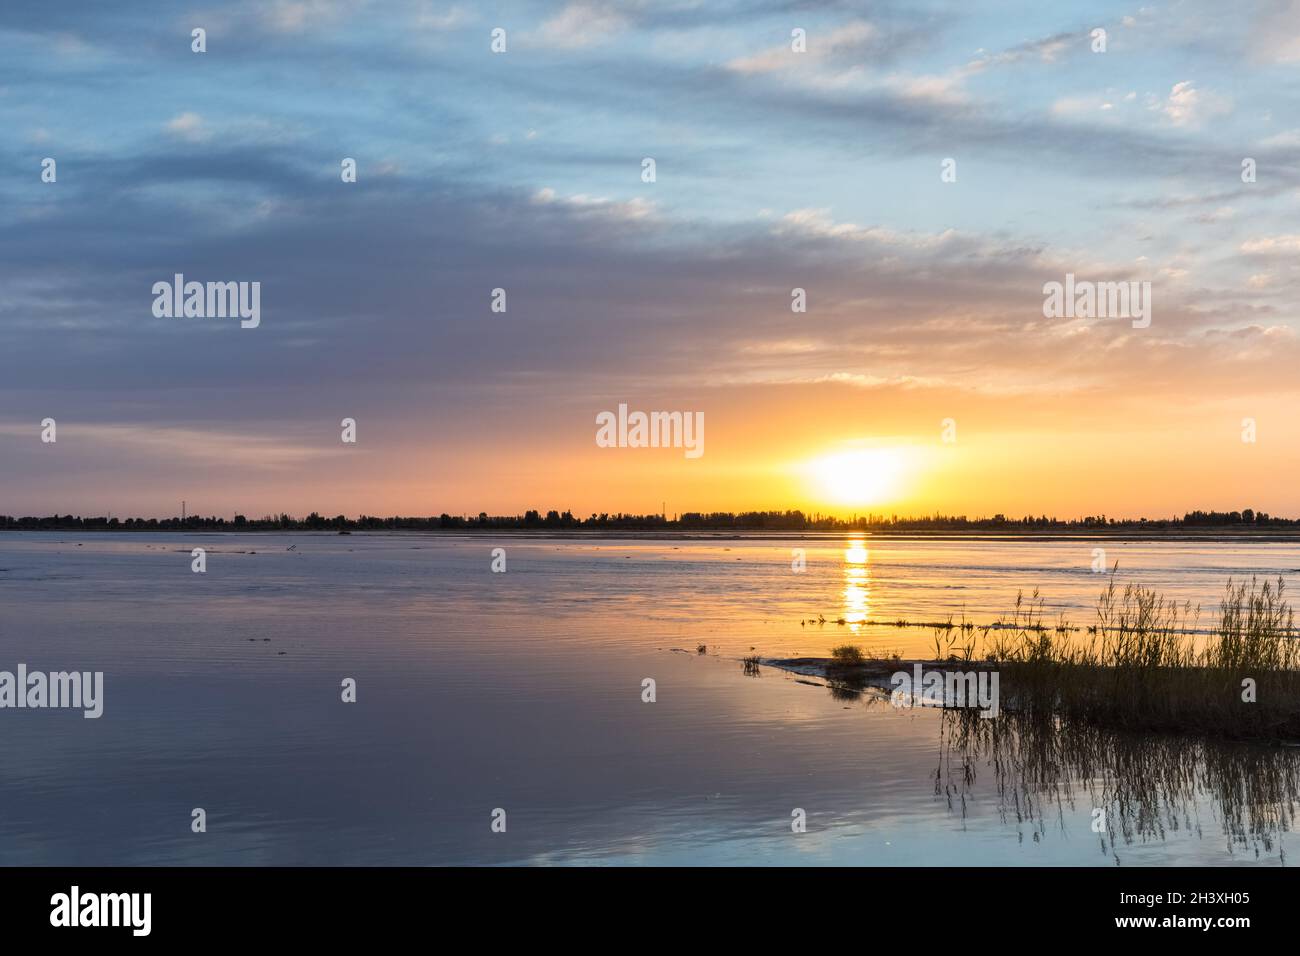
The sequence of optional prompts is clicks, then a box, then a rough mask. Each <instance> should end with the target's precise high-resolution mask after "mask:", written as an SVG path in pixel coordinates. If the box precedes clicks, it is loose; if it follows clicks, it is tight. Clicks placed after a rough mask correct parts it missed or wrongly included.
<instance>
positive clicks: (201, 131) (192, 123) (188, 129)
mask: <svg viewBox="0 0 1300 956" xmlns="http://www.w3.org/2000/svg"><path fill="white" fill-rule="evenodd" d="M166 128H167V132H168V133H170V134H171V135H172V136H175V137H176V138H177V139H183V140H185V141H186V142H190V143H201V142H203V141H204V140H205V139H207V138H208V137H209V136H210V135H211V132H210V131H209V130H208V128H207V126H206V124H205V123H204V122H203V117H202V116H200V115H199V114H198V113H190V112H185V113H178V114H177V115H175V116H173V117H172V118H171V119H169V120H168V121H167V127H166Z"/></svg>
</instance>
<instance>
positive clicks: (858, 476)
mask: <svg viewBox="0 0 1300 956" xmlns="http://www.w3.org/2000/svg"><path fill="white" fill-rule="evenodd" d="M809 470H810V472H811V474H812V477H813V480H814V483H815V490H816V493H817V494H818V495H820V496H823V497H824V498H825V499H826V500H827V501H828V502H830V503H832V504H836V505H876V504H886V503H888V502H889V501H890V500H892V499H893V498H894V497H896V496H897V495H898V493H899V491H900V489H901V487H902V484H903V480H904V478H905V475H906V471H907V466H906V461H905V456H904V453H903V452H901V451H898V450H896V449H889V448H875V449H866V450H861V451H850V452H842V453H840V454H835V455H828V456H827V457H825V458H819V459H817V460H816V461H814V462H812V464H811V465H810V469H809Z"/></svg>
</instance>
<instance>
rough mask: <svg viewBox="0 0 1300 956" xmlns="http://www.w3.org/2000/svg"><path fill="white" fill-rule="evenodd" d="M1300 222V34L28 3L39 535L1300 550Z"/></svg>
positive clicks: (9, 344) (1022, 8)
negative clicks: (815, 527) (522, 536)
mask: <svg viewBox="0 0 1300 956" xmlns="http://www.w3.org/2000/svg"><path fill="white" fill-rule="evenodd" d="M200 27H201V28H202V29H203V30H205V31H206V52H202V53H197V52H194V51H193V50H192V44H193V42H194V41H193V39H192V31H193V30H194V29H195V28H200ZM497 29H500V30H503V31H504V42H505V51H504V52H494V51H493V49H492V44H493V31H494V30H497ZM1097 29H1103V30H1105V49H1104V51H1099V50H1097V49H1095V47H1096V46H1097V45H1098V41H1097V39H1096V38H1095V37H1094V35H1093V32H1094V31H1095V30H1097ZM794 31H802V34H799V36H802V37H803V46H804V48H803V50H802V52H796V50H795V49H794V47H795V46H797V45H798V42H799V41H798V39H797V38H796V34H795V33H794ZM47 158H48V159H53V160H55V181H53V182H47V181H44V180H43V170H44V166H43V160H45V159H47ZM345 158H351V159H354V160H355V162H356V181H355V182H344V181H343V176H342V175H341V164H342V161H343V160H344V159H345ZM647 158H649V159H653V160H654V179H653V181H649V182H648V181H646V177H645V175H644V169H645V164H644V160H646V159H647ZM1245 159H1251V160H1253V161H1254V163H1253V166H1254V169H1255V175H1254V177H1253V179H1254V181H1252V182H1247V181H1244V179H1245V178H1246V177H1245V176H1244V175H1243V160H1245ZM948 160H951V161H952V162H950V163H949V162H946V161H948ZM945 172H947V173H948V174H947V175H945ZM953 173H955V175H952V174H953ZM1297 199H1300V0H1246V2H1241V3H1234V4H1231V5H1227V6H1225V5H1223V4H1220V3H1215V2H1195V3H1192V2H1171V3H1153V4H1148V5H1138V4H1131V3H1110V2H1098V3H1089V4H1086V5H1084V4H1076V5H1073V9H1071V5H1066V4H1044V3H1041V2H1025V3H1006V2H987V3H980V4H970V3H966V2H930V0H907V2H883V3H865V2H862V3H855V2H827V3H817V4H811V3H802V2H783V0H745V2H731V0H714V2H703V0H699V2H694V0H680V2H678V0H665V2H659V3H649V2H644V3H643V2H636V0H629V2H623V3H612V2H604V0H579V2H571V3H563V2H559V3H553V4H541V3H526V4H525V3H520V4H514V3H436V2H427V3H426V2H415V0H388V2H378V0H373V2H367V0H269V2H251V0H250V2H238V0H236V2H231V3H210V4H204V3H200V4H189V3H185V2H179V3H177V2H170V3H134V2H129V0H126V2H121V3H114V4H105V3H102V2H100V0H70V2H65V3H60V4H58V5H51V4H49V3H48V2H44V0H41V2H37V0H5V2H4V3H3V4H0V513H4V514H11V515H24V514H50V513H61V514H66V513H74V514H84V515H92V514H105V513H109V512H111V513H113V514H117V515H121V516H126V515H145V516H166V515H171V514H174V513H178V512H179V510H180V502H181V500H182V499H184V500H186V502H187V507H188V510H189V511H190V512H191V513H202V514H216V515H225V516H232V515H234V514H235V513H243V514H248V515H250V516H260V515H263V514H268V513H278V512H281V511H287V512H290V513H292V514H298V515H301V514H305V513H307V512H308V511H312V510H315V511H319V512H321V513H323V514H330V515H333V514H339V513H342V514H347V515H356V514H361V513H366V514H417V515H425V514H439V513H442V512H448V513H453V514H461V513H470V514H476V513H478V512H479V511H487V512H489V513H492V514H514V513H520V512H522V511H523V510H525V509H528V508H539V509H542V510H546V509H549V508H557V509H560V510H564V509H571V510H572V511H574V512H575V513H576V514H579V515H586V514H589V513H592V512H619V511H622V512H634V513H648V512H658V511H660V510H661V508H662V509H664V510H666V511H667V512H668V513H669V514H670V515H671V514H674V513H678V512H683V511H712V510H749V509H768V508H803V509H805V510H808V511H820V512H833V513H837V514H851V513H864V512H874V513H899V514H921V513H932V512H936V511H938V512H943V513H951V514H967V515H970V516H972V517H973V516H977V515H988V514H993V513H997V512H1002V513H1006V514H1009V515H1016V516H1019V515H1021V514H1026V513H1032V514H1040V513H1047V514H1053V515H1059V516H1061V517H1075V516H1079V515H1091V514H1107V515H1111V516H1115V517H1121V516H1150V517H1166V516H1170V515H1181V514H1182V513H1183V512H1185V511H1188V510H1192V509H1195V508H1202V509H1210V508H1216V509H1220V510H1235V509H1240V508H1244V507H1252V508H1255V509H1256V510H1263V511H1267V512H1270V513H1273V514H1283V515H1289V516H1297V515H1300V483H1297V482H1296V481H1294V476H1295V475H1296V474H1297V468H1296V466H1297V465H1298V464H1300V416H1298V415H1296V414H1295V411H1294V410H1295V408H1296V402H1297V398H1300V394H1298V393H1300V343H1298V342H1297V323H1298V322H1300V309H1298V304H1300V224H1298V222H1300V220H1298V218H1297V211H1300V202H1297ZM177 273H180V274H183V275H184V276H185V278H186V279H187V280H197V281H202V282H208V281H213V282H217V281H220V282H227V281H245V282H253V281H256V282H258V283H260V296H261V299H260V301H261V311H260V323H259V324H258V326H257V327H256V328H241V325H240V323H239V322H238V321H237V320H232V319H229V318H219V317H217V318H214V317H207V318H203V317H192V316H191V317H159V316H157V315H155V314H154V298H155V296H154V294H153V292H152V288H153V286H154V284H155V283H157V282H159V281H170V280H171V279H172V277H173V276H174V275H175V274H177ZM1067 274H1070V275H1074V276H1075V277H1077V278H1078V279H1079V280H1087V281H1094V282H1110V281H1124V282H1138V283H1144V282H1149V283H1150V290H1151V292H1150V302H1151V306H1152V307H1151V321H1150V324H1149V325H1147V326H1146V327H1135V323H1134V322H1131V321H1129V319H1128V318H1126V317H1120V318H1115V317H1110V316H1105V317H1079V316H1050V317H1049V316H1047V315H1045V310H1044V300H1045V295H1044V286H1045V284H1047V283H1051V282H1064V281H1065V278H1066V276H1067ZM494 289H503V290H505V301H506V308H505V311H504V312H499V311H493V308H492V302H493V290H494ZM794 289H802V290H804V294H805V297H806V311H803V312H798V311H794V309H793V308H792V290H794ZM1139 324H1140V323H1139ZM620 404H626V405H627V406H628V407H629V409H631V410H634V411H635V410H642V411H645V412H650V411H680V412H684V413H688V414H692V415H694V414H696V413H701V414H702V415H703V418H704V421H705V430H704V444H703V454H701V455H699V456H698V457H689V456H687V455H686V454H684V453H683V449H681V448H638V447H601V446H600V445H599V444H598V443H597V416H598V415H599V414H600V413H601V412H603V411H616V410H617V409H618V407H619V405H620ZM345 418H351V419H353V420H355V422H356V439H357V440H356V441H355V442H354V443H348V442H344V441H342V428H341V427H340V426H341V422H342V420H343V419H345ZM46 419H54V420H55V422H56V423H57V425H56V436H55V437H56V440H55V441H54V442H49V441H43V440H42V433H43V427H42V422H43V421H44V420H46ZM1248 437H1249V438H1253V440H1247V438H1248Z"/></svg>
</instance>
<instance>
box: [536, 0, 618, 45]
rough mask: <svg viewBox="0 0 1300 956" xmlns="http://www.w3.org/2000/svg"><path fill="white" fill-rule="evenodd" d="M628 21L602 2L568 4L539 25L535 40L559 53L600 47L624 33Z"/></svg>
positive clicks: (614, 7)
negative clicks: (595, 45)
mask: <svg viewBox="0 0 1300 956" xmlns="http://www.w3.org/2000/svg"><path fill="white" fill-rule="evenodd" d="M629 24H630V20H629V18H628V17H627V15H625V14H624V13H623V12H622V11H621V10H620V9H619V7H618V5H616V4H613V3H608V2H604V0H570V2H569V3H567V4H565V6H564V7H563V9H561V10H560V12H559V13H557V14H555V16H553V17H551V18H550V19H548V20H546V21H545V22H543V23H542V25H541V27H540V28H539V29H538V30H537V33H536V39H537V40H539V41H540V42H541V43H543V44H544V45H546V46H551V47H556V48H558V49H562V50H572V49H578V48H580V47H586V46H592V45H593V44H598V43H603V42H605V41H606V40H608V39H609V38H610V37H612V36H613V35H615V34H616V33H619V32H621V31H622V30H624V29H626V28H627V27H628V26H629Z"/></svg>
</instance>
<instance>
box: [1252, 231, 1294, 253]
mask: <svg viewBox="0 0 1300 956" xmlns="http://www.w3.org/2000/svg"><path fill="white" fill-rule="evenodd" d="M1241 251H1242V252H1243V253H1245V254H1246V255H1248V256H1289V255H1296V254H1297V253H1300V235H1284V236H1262V237H1260V238H1258V239H1247V240H1246V241H1245V242H1243V243H1242V244H1241Z"/></svg>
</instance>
